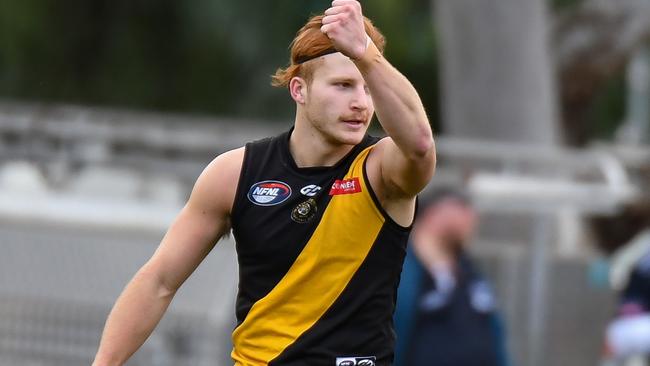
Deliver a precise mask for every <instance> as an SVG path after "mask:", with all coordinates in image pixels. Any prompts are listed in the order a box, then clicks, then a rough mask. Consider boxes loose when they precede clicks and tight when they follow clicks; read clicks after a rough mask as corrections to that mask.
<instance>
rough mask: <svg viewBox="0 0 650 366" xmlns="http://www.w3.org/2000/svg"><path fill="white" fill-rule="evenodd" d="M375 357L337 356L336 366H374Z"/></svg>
mask: <svg viewBox="0 0 650 366" xmlns="http://www.w3.org/2000/svg"><path fill="white" fill-rule="evenodd" d="M376 361H377V358H376V357H375V356H369V357H337V358H336V366H375V362H376Z"/></svg>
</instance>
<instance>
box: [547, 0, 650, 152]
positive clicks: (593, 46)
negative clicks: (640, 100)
mask: <svg viewBox="0 0 650 366" xmlns="http://www.w3.org/2000/svg"><path fill="white" fill-rule="evenodd" d="M553 33H554V49H555V55H556V64H557V68H558V75H559V80H560V85H559V89H560V98H561V101H562V107H561V115H562V121H563V124H564V129H565V131H566V137H567V142H568V143H569V144H572V145H583V144H585V143H586V142H588V141H589V139H591V138H592V137H594V136H599V135H601V136H602V135H604V132H606V133H607V134H608V135H610V136H611V134H612V133H613V131H614V129H615V127H616V126H617V125H618V124H619V123H620V122H621V120H622V119H623V108H622V107H620V106H622V105H623V95H624V93H625V89H624V88H623V87H621V83H620V81H621V80H623V73H624V70H625V67H626V66H627V64H628V62H629V60H630V58H631V57H632V56H633V55H634V53H635V51H636V50H637V49H639V47H640V46H641V45H642V44H643V43H646V42H648V40H649V37H650V2H648V1H636V0H585V1H583V2H581V3H580V4H579V5H578V6H575V7H572V8H569V9H568V10H567V11H565V12H560V13H558V15H557V17H556V19H555V23H554V28H553ZM612 80H619V83H616V82H615V81H614V82H613V81H612ZM603 104H605V105H611V107H610V108H607V107H605V106H603ZM604 109H605V110H608V111H609V112H610V113H611V112H615V113H613V114H612V115H611V116H610V118H609V119H608V120H603V119H602V115H600V116H599V117H600V118H598V117H596V118H594V117H595V114H596V112H597V111H603V110H604Z"/></svg>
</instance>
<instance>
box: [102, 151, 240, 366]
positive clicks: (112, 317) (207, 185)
mask: <svg viewBox="0 0 650 366" xmlns="http://www.w3.org/2000/svg"><path fill="white" fill-rule="evenodd" d="M243 156H244V148H239V149H236V150H232V151H229V152H226V153H224V154H222V155H220V156H218V157H217V158H216V159H214V160H213V161H212V162H211V163H210V165H208V167H206V169H205V170H204V171H203V173H201V176H200V177H199V178H198V180H197V182H196V184H195V186H194V189H193V190H192V194H191V195H190V199H189V200H188V202H187V204H186V205H185V207H184V208H183V209H182V211H181V212H180V214H179V215H178V216H177V217H176V219H175V220H174V222H173V224H172V225H171V226H170V228H169V230H168V231H167V233H166V234H165V237H164V238H163V240H162V241H161V243H160V246H159V247H158V249H157V250H156V252H155V253H154V254H153V256H152V257H151V259H149V261H147V263H145V264H144V265H143V266H142V268H140V270H139V271H138V272H137V273H136V274H135V276H134V277H133V279H132V280H131V281H130V282H129V284H128V285H127V286H126V288H125V289H124V291H123V292H122V294H121V295H120V296H119V298H118V299H117V301H116V303H115V305H114V307H113V309H112V310H111V312H110V314H109V316H108V319H107V321H106V326H105V327H104V332H103V334H102V339H101V342H100V345H99V350H98V351H97V355H96V356H95V361H94V362H93V366H109V365H111V366H112V365H122V364H124V363H125V362H126V361H127V360H128V359H129V357H131V355H133V353H135V352H136V351H137V350H138V348H140V346H142V344H143V343H144V342H145V341H146V339H147V338H148V337H149V335H150V334H151V332H152V331H153V329H154V328H155V327H156V325H157V324H158V322H159V321H160V319H161V318H162V316H163V314H164V313H165V311H166V310H167V307H168V306H169V304H170V303H171V300H172V298H173V297H174V294H175V293H176V291H177V290H178V288H179V287H180V286H181V284H183V282H185V280H186V279H187V278H188V277H189V276H190V275H191V274H192V272H194V270H195V269H196V268H197V267H198V265H199V264H200V263H201V261H202V260H203V259H204V258H205V257H206V256H207V255H208V253H209V252H210V250H211V249H212V248H213V247H214V245H215V244H216V242H217V241H218V240H219V238H220V237H221V236H223V235H224V234H226V233H227V231H228V230H229V229H230V210H231V208H232V205H233V202H234V198H235V194H236V189H237V183H238V179H239V174H240V171H241V165H242V161H243Z"/></svg>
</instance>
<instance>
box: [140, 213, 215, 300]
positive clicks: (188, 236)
mask: <svg viewBox="0 0 650 366" xmlns="http://www.w3.org/2000/svg"><path fill="white" fill-rule="evenodd" d="M227 230H228V224H227V220H226V219H225V218H215V217H213V216H211V215H208V214H207V213H206V212H202V211H198V212H196V211H195V210H191V209H189V208H188V207H187V206H186V207H185V208H184V209H183V210H182V211H181V213H180V214H179V215H178V217H177V218H176V220H175V221H174V223H173V224H172V225H171V226H170V228H169V230H168V231H167V233H166V234H165V237H164V238H163V240H162V241H161V243H160V246H159V247H158V249H157V250H156V252H155V253H154V255H153V257H152V258H151V260H150V263H148V264H149V265H150V266H152V267H153V268H154V269H155V270H156V272H158V273H159V274H160V279H161V281H162V283H163V285H164V286H165V287H167V288H169V289H171V290H176V289H178V287H180V285H181V284H183V282H185V280H186V279H187V278H188V277H189V276H190V275H191V274H192V272H194V270H195V269H196V268H197V267H198V265H199V264H200V263H201V261H202V260H203V259H204V258H205V257H206V256H207V255H208V253H210V250H212V248H213V247H214V245H215V244H216V242H217V241H218V240H219V238H220V237H221V235H223V233H225V232H226V231H227Z"/></svg>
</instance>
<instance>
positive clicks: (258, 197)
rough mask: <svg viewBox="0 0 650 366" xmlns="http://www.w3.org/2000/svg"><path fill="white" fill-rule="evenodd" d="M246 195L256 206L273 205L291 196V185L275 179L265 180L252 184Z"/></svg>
mask: <svg viewBox="0 0 650 366" xmlns="http://www.w3.org/2000/svg"><path fill="white" fill-rule="evenodd" d="M247 196H248V199H249V200H250V201H251V202H253V203H254V204H256V205H258V206H273V205H277V204H280V203H282V202H284V201H286V200H287V198H289V197H290V196H291V187H289V185H288V184H286V183H284V182H280V181H277V180H265V181H263V182H257V183H255V184H253V185H252V186H251V189H250V190H248V195H247Z"/></svg>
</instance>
